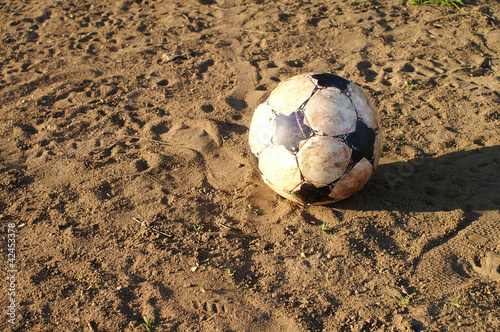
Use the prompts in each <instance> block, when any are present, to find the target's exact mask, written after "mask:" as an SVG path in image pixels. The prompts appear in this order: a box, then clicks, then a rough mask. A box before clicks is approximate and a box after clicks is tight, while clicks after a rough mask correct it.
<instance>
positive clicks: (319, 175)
mask: <svg viewBox="0 0 500 332" xmlns="http://www.w3.org/2000/svg"><path fill="white" fill-rule="evenodd" d="M350 152H351V151H350V148H349V147H348V146H347V145H346V144H345V143H344V142H342V141H341V140H339V139H336V138H333V137H328V136H315V137H311V138H310V139H309V140H308V141H307V143H306V144H304V146H303V147H302V148H301V149H300V150H299V152H298V153H297V161H298V162H299V167H300V170H301V171H302V175H303V176H304V179H306V180H307V181H309V182H312V183H314V184H317V185H327V184H329V183H332V182H333V181H335V180H337V179H338V178H339V177H341V176H342V174H344V172H345V171H346V170H347V167H348V166H349V163H350V157H351V154H350Z"/></svg>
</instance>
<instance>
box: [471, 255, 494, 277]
mask: <svg viewBox="0 0 500 332" xmlns="http://www.w3.org/2000/svg"><path fill="white" fill-rule="evenodd" d="M470 263H471V265H472V269H473V270H474V271H476V273H477V274H479V275H480V276H482V277H484V278H487V279H489V280H491V281H500V254H498V253H495V252H487V253H486V254H484V256H482V257H480V258H479V257H476V258H475V259H474V260H472V261H471V262H470Z"/></svg>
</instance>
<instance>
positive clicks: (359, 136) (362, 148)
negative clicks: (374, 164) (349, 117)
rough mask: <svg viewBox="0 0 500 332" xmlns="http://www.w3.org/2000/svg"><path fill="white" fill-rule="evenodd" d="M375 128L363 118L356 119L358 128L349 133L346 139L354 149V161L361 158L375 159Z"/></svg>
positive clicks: (352, 156) (352, 157)
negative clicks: (369, 125)
mask: <svg viewBox="0 0 500 332" xmlns="http://www.w3.org/2000/svg"><path fill="white" fill-rule="evenodd" d="M375 136H376V133H375V130H373V129H371V128H370V127H368V126H367V125H366V123H364V122H363V121H362V120H358V121H356V130H355V131H354V132H353V133H350V134H347V135H346V138H345V141H346V143H347V145H349V147H350V148H351V149H352V155H351V159H352V162H353V163H357V162H359V161H360V160H361V159H363V158H366V159H368V160H370V161H371V160H372V159H373V149H374V145H375Z"/></svg>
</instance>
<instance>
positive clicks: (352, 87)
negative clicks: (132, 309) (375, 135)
mask: <svg viewBox="0 0 500 332" xmlns="http://www.w3.org/2000/svg"><path fill="white" fill-rule="evenodd" d="M349 97H350V98H351V101H352V104H353V105H354V108H355V109H356V111H357V112H358V115H359V117H360V118H361V119H362V120H363V121H364V122H365V123H366V124H367V125H368V126H369V127H370V128H372V129H376V128H377V127H378V126H379V124H380V116H379V114H378V111H377V109H376V108H375V106H374V105H373V103H372V101H371V100H370V98H369V97H368V96H367V95H366V94H365V92H364V91H363V90H362V89H361V88H360V87H359V86H357V85H356V84H354V83H351V84H349Z"/></svg>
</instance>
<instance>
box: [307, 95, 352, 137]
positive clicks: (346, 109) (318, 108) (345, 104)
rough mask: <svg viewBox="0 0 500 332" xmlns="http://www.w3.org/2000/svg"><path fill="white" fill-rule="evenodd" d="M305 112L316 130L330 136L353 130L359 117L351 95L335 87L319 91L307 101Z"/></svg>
mask: <svg viewBox="0 0 500 332" xmlns="http://www.w3.org/2000/svg"><path fill="white" fill-rule="evenodd" d="M304 113H305V115H306V117H307V120H308V121H309V124H310V125H311V127H312V128H313V129H314V130H315V131H319V132H321V133H323V134H326V135H330V136H336V135H345V134H347V133H349V132H350V131H353V130H354V128H355V126H354V124H355V123H356V119H357V115H356V111H355V110H354V106H353V105H352V103H351V100H350V99H349V97H347V95H345V94H344V93H342V92H340V91H339V90H338V89H334V88H328V89H321V90H319V91H317V92H316V93H315V94H314V95H313V96H312V98H311V99H310V100H309V102H308V103H307V105H306V107H305V111H304Z"/></svg>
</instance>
